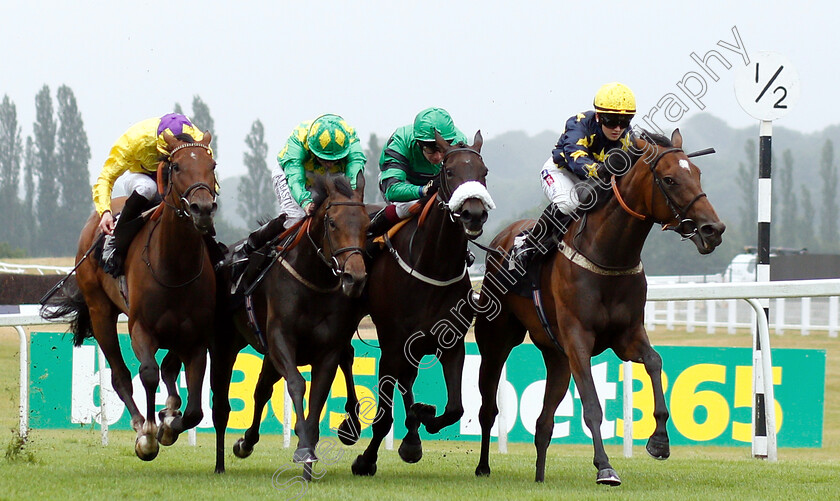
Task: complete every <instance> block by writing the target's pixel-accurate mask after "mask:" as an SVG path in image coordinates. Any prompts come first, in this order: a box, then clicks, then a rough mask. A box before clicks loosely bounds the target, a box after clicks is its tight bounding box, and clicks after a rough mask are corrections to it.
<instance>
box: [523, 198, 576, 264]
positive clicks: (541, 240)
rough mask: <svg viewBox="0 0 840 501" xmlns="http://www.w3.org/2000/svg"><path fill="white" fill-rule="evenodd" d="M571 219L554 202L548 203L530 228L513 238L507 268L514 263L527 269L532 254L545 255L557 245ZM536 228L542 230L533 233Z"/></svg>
mask: <svg viewBox="0 0 840 501" xmlns="http://www.w3.org/2000/svg"><path fill="white" fill-rule="evenodd" d="M571 221H572V216H571V215H569V214H564V213H562V212H560V211H559V210H557V209H556V208H555V207H554V204H549V206H548V207H546V208H545V210H544V211H543V213H542V215H540V218H539V219H538V220H537V224H535V225H534V227H533V228H532V229H530V230H526V231H524V232H523V233H522V234H521V235H518V236H517V237H516V238H514V244H513V249H512V251H511V252H512V253H513V256H512V258H511V261H510V266H509V268H510V269H513V267H514V265H516V267H520V268H521V269H523V270H527V269H528V268H527V267H528V264H529V262H530V261H531V259H532V257H533V256H535V255H536V254H540V255H545V254H547V253H548V252H550V251H551V249H554V248H556V247H557V244H558V243H559V242H560V240H562V238H563V235H565V233H566V230H567V229H568V227H569V224H570V223H571ZM538 228H542V232H541V233H540V234H538V235H535V234H534V233H535V230H537V229H538ZM514 262H515V263H514Z"/></svg>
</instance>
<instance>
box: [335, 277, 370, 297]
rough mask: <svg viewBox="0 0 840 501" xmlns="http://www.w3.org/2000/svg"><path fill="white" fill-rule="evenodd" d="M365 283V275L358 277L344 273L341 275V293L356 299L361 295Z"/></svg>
mask: <svg viewBox="0 0 840 501" xmlns="http://www.w3.org/2000/svg"><path fill="white" fill-rule="evenodd" d="M366 283H367V274H366V273H363V274H362V275H358V274H355V273H348V272H344V273H342V274H341V293H342V294H344V295H345V296H347V297H352V298H356V297H359V296H361V295H362V291H363V290H364V289H365V284H366Z"/></svg>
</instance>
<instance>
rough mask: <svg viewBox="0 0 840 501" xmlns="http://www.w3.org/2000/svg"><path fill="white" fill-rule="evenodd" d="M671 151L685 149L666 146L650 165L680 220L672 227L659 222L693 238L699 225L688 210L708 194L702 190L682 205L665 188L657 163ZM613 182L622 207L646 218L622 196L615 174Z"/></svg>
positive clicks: (668, 203)
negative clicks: (633, 208)
mask: <svg viewBox="0 0 840 501" xmlns="http://www.w3.org/2000/svg"><path fill="white" fill-rule="evenodd" d="M670 153H683V150H682V148H673V147H672V148H666V149H664V150H662V151H660V152H659V153H658V154H657V155H656V156H655V157H654V158H653V161H651V162H650V164H649V167H650V173H651V175H652V176H653V183H654V184H655V185H656V187H657V188H659V192H660V193H662V196H663V197H664V198H665V204H666V205H667V206H668V208H669V209H670V210H671V213H672V214H673V215H674V219H675V220H676V221H679V223H678V224H677V225H675V226H673V227H670V226H668V225H667V224H665V223H663V222H661V221H657V222H658V223H660V224H662V225H663V227H664V229H670V230H673V231H676V232H677V233H679V234H680V236H681V237H682V238H683V239H689V238H691V237H693V236H694V235H696V234H697V230H698V227H697V222H696V221H695V220H694V219H691V218H689V217H688V211H689V210H690V209H691V207H692V206H693V205H694V204H695V203H696V202H697V201H698V200H700V199H701V198H703V197H705V196H706V194H705V193H704V192H702V191H701V192H700V193H698V194H697V195H696V196H695V197H694V198H693V199H692V200H691V201H690V202H689V203H687V204H686V205H685V206H683V207H680V205H679V204H677V202H676V201H675V200H674V198H673V197H672V196H671V195H670V193H668V190H667V189H666V188H665V183H664V182H663V181H662V177H661V176H660V175H659V174H658V173H657V172H656V166H657V164H659V161H660V160H662V157H664V156H665V155H668V154H670ZM706 153H709V152H707V151H705V150H704V151H702V152H695V153H692V154H689V155H687V156H689V157H691V156H698V154H706ZM611 184H612V188H613V192H614V193H615V195H616V199H617V200H618V202H619V204H620V205H621V207H622V208H623V209H624V210H625V212H627V213H628V214H630V215H631V216H633V217H635V218H637V219H640V220H642V221H644V220H646V219H647V216H645V215H643V214H639V213H637V212H635V211H633V210H632V209H630V207H629V206H628V205H627V204H626V203H625V202H624V199H623V198H622V197H621V194H620V193H619V190H618V187H617V183H616V177H615V175H613V177H612V180H611ZM653 194H654V192H653V191H651V194H650V196H651V204H650V206H651V207H653Z"/></svg>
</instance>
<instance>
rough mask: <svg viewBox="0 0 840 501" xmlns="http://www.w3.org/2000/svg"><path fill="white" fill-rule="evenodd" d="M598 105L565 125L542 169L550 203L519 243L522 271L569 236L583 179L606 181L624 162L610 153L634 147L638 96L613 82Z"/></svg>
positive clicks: (602, 91) (516, 248)
mask: <svg viewBox="0 0 840 501" xmlns="http://www.w3.org/2000/svg"><path fill="white" fill-rule="evenodd" d="M594 106H595V109H594V110H591V111H586V112H583V113H578V114H577V115H575V116H573V117H571V118H569V119H568V120H567V121H566V129H565V131H564V132H563V135H562V136H560V139H559V140H558V141H557V145H556V146H555V147H554V150H553V151H552V154H551V157H550V158H549V159H548V160H547V161H546V162H545V164H544V165H543V167H542V171H541V172H540V178H541V184H542V188H543V193H545V196H546V197H547V198H548V199H549V200H550V201H551V203H550V204H549V206H548V207H547V208H546V209H545V211H544V212H543V214H542V215H541V216H540V218H539V220H538V221H537V224H536V225H535V226H534V228H532V229H531V230H528V231H526V232H523V233H522V234H521V235H519V236H517V237H516V238H515V240H514V247H513V250H512V252H513V256H514V259H515V260H516V262H518V264H520V265H521V266H522V268H523V269H525V266H526V264H527V260H528V257H529V256H530V255H532V254H533V253H534V252H535V251H537V250H539V251H540V252H541V253H542V254H545V253H546V252H548V250H549V249H548V247H549V246H551V245H552V243H551V242H552V241H553V240H554V239H555V238H560V239H561V238H562V236H563V234H564V233H565V232H566V229H567V227H568V226H569V225H570V224H571V221H572V218H573V215H572V214H573V213H574V211H575V210H576V209H577V208H578V207H579V206H581V200H580V197H581V196H583V194H584V190H580V188H581V187H583V186H582V185H581V184H580V183H581V182H582V180H585V182H586V183H597V184H603V183H605V182H607V181H608V178H609V174H610V172H615V171H616V170H617V169H618V167H617V165H619V164H620V161H621V158H622V156H621V155H620V154H617V155H616V154H611V152H612V150H614V149H616V148H617V149H619V150H622V151H625V152H626V151H628V150H629V149H630V148H631V146H632V143H631V140H632V137H633V135H632V132H631V129H630V120H632V119H633V116H634V115H635V113H636V98H635V96H634V95H633V92H632V91H631V90H630V89H629V88H628V87H627V86H625V85H623V84H621V83H618V82H612V83H608V84H606V85H603V86H602V87H601V88H600V89H599V90H598V92H597V94H595V100H594ZM613 157H615V158H613ZM608 158H609V160H607V159H608ZM624 158H627V157H626V156H625V157H624ZM605 162H608V163H609V165H605ZM576 186H577V187H578V189H575V188H576ZM586 206H587V207H591V204H589V203H587V204H586ZM587 207H585V208H587ZM575 219H576V217H575Z"/></svg>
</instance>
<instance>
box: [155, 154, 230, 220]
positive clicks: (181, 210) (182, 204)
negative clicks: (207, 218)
mask: <svg viewBox="0 0 840 501" xmlns="http://www.w3.org/2000/svg"><path fill="white" fill-rule="evenodd" d="M185 148H204V149H205V150H207V153H209V154H210V156H211V158H212V156H213V153H212V152H213V150H211V149H210V147H209V146H207V145H205V144H202V143H184V144H181V145H179V146H177V147H175V148H174V149H173V150H172V152H171V153H169V157H168V161H169V169H170V172H169V181H168V183H167V185H166V190H165V191H164V192H163V193H162V195H163V203H164V204H166V206H167V207H169V208H170V209H172V210H173V211H175V215H177V216H178V217H179V218H185V217H190V213H189V210H187V209H186V208H187V207H189V206H190V201H189V197H190V196H192V194H193V193H195V192H196V191H197V190H207V191H208V192H209V193H210V195H212V196H213V202H215V201H216V197H217V196H218V193H216V188H215V186H213V187H211V186H210V185H208V184H207V183H202V182H198V183H194V184H192V185H190V186H189V187H187V189H186V190H184V192H183V193H180V194H179V193H178V192H177V191H176V189H175V184H174V181H173V179H172V178H173V173H172V165H173V164H176V163H177V162H174V161H173V160H172V157H173V156H175V153H176V152H178V151H181V150H183V149H185ZM169 193H174V194H175V195H176V197H177V200H178V205H177V206H176V205H175V204H172V203H170V202H169V201H168V195H169Z"/></svg>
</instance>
